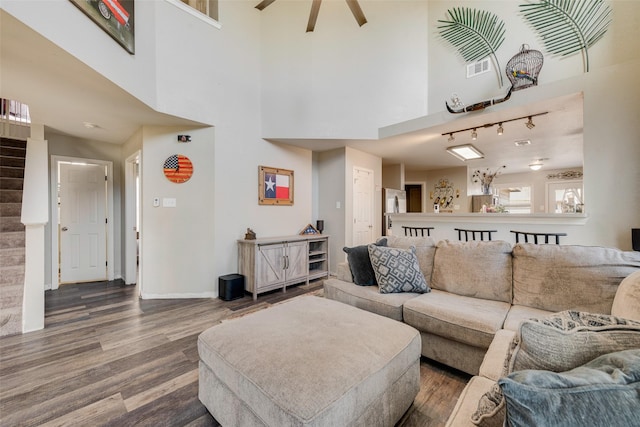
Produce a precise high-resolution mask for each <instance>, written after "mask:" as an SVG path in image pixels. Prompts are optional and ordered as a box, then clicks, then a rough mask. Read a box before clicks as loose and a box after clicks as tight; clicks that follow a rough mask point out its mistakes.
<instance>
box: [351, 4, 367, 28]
mask: <svg viewBox="0 0 640 427" xmlns="http://www.w3.org/2000/svg"><path fill="white" fill-rule="evenodd" d="M346 1H347V5H348V6H349V9H351V13H353V17H354V18H356V21H357V22H358V25H359V26H361V27H362V26H363V25H364V24H366V23H367V18H365V17H364V13H363V12H362V9H361V8H360V5H359V4H358V0H346Z"/></svg>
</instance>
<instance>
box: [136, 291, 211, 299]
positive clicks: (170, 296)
mask: <svg viewBox="0 0 640 427" xmlns="http://www.w3.org/2000/svg"><path fill="white" fill-rule="evenodd" d="M140 298H142V299H197V298H218V294H217V293H215V292H202V293H199V294H196V293H187V294H148V293H144V292H142V293H141V294H140Z"/></svg>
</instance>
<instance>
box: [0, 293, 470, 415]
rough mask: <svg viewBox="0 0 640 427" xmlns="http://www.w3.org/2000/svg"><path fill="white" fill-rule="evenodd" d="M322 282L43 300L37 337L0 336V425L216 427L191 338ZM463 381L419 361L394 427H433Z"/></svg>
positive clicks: (451, 404) (460, 376) (460, 375)
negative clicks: (215, 293) (252, 291)
mask: <svg viewBox="0 0 640 427" xmlns="http://www.w3.org/2000/svg"><path fill="white" fill-rule="evenodd" d="M308 292H314V293H318V294H321V293H322V282H321V281H316V282H315V283H311V284H309V285H300V286H296V287H293V288H290V289H289V290H288V291H287V292H286V293H283V292H281V291H275V292H272V293H269V294H265V295H263V296H261V297H260V298H258V301H255V302H254V301H253V300H252V298H251V297H250V296H246V297H244V298H242V299H238V300H235V301H228V302H225V301H222V300H219V299H187V300H141V299H139V298H138V296H137V295H138V294H137V288H136V287H135V286H125V285H124V284H122V283H121V282H119V281H115V282H96V283H86V284H77V285H64V286H61V287H60V289H59V290H56V291H48V292H47V293H46V297H45V306H46V309H45V313H46V314H45V329H44V330H41V331H36V332H31V333H28V334H23V335H14V336H11V337H3V338H0V425H2V426H36V425H47V426H59V425H72V426H102V425H109V426H132V425H143V426H171V427H173V426H218V425H219V424H218V423H217V422H216V421H215V420H214V419H213V418H212V417H211V415H209V413H208V412H207V410H206V409H205V407H204V406H203V405H202V404H201V403H200V401H199V400H198V370H197V369H198V351H197V347H196V342H197V337H198V335H199V334H200V333H201V332H202V331H204V330H205V329H207V328H209V327H210V326H212V325H214V324H216V323H218V322H220V321H222V320H224V319H228V318H232V317H237V316H241V315H244V314H246V313H249V312H251V311H255V310H260V309H263V308H265V307H268V306H270V305H272V304H275V303H278V302H280V301H283V300H285V299H287V298H292V297H295V296H299V295H301V294H304V293H308ZM468 380H469V376H468V375H466V374H463V373H461V372H458V371H456V370H452V369H449V368H447V367H445V366H442V365H439V364H436V363H435V362H432V361H429V360H427V359H424V358H423V360H422V362H421V389H420V393H419V394H418V396H417V398H416V400H415V402H414V404H413V406H412V407H411V408H410V409H409V411H407V413H406V414H405V415H404V417H403V418H402V420H401V421H400V422H399V423H398V425H399V426H403V427H412V426H425V427H426V426H428V427H431V426H441V425H444V423H445V421H446V419H447V417H448V416H449V414H450V413H451V411H452V409H453V407H454V405H455V402H456V400H457V398H458V396H459V394H460V392H461V391H462V389H463V388H464V386H465V384H466V382H467V381H468Z"/></svg>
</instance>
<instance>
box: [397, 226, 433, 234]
mask: <svg viewBox="0 0 640 427" xmlns="http://www.w3.org/2000/svg"><path fill="white" fill-rule="evenodd" d="M402 229H403V230H404V235H405V236H416V237H417V236H418V232H420V235H421V236H422V237H424V232H425V230H426V231H427V237H429V236H431V230H433V227H408V226H406V225H403V226H402Z"/></svg>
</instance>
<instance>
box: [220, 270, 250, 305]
mask: <svg viewBox="0 0 640 427" xmlns="http://www.w3.org/2000/svg"><path fill="white" fill-rule="evenodd" d="M243 296H244V276H243V275H242V274H227V275H225V276H220V277H219V278H218V298H220V299H221V300H223V301H231V300H234V299H238V298H242V297H243Z"/></svg>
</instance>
